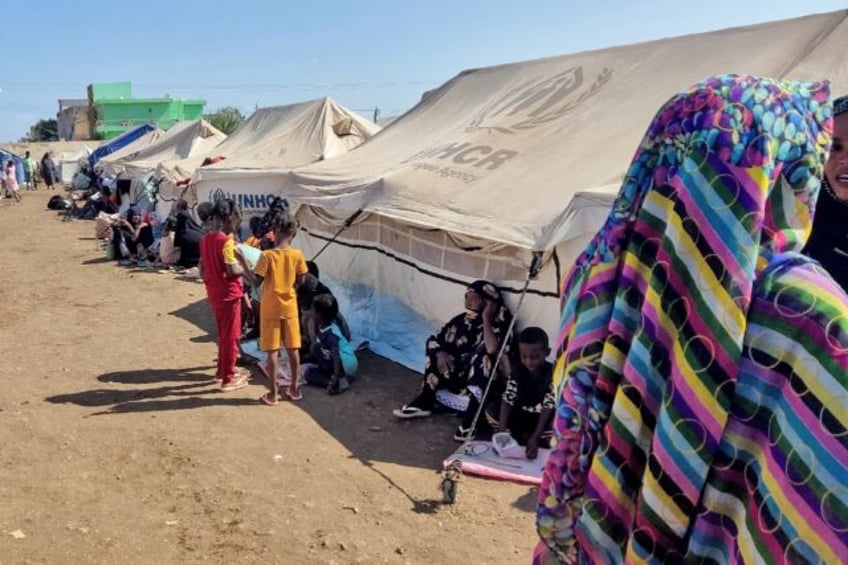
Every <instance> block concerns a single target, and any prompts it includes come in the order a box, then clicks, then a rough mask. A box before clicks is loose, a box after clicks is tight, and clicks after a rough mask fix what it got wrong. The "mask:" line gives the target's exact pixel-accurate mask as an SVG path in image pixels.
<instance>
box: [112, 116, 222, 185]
mask: <svg viewBox="0 0 848 565" xmlns="http://www.w3.org/2000/svg"><path fill="white" fill-rule="evenodd" d="M226 138H227V136H226V135H225V134H224V133H222V132H220V131H218V130H217V129H216V128H215V127H214V126H212V124H210V123H209V122H207V121H206V120H195V121H191V122H180V123H177V124H175V125H174V126H172V127H171V129H169V130H168V132H167V133H166V134H165V135H164V136H162V137H161V138H160V139H159V140H157V141H156V142H155V143H153V144H151V145H149V146H148V147H145V148H144V149H142V150H141V151H139V152H138V153H136V154H135V155H134V156H133V157H132V159H129V160H126V161H124V162H123V163H122V166H123V169H124V172H125V173H126V174H127V175H129V176H138V175H143V174H146V173H149V172H152V171H155V170H156V169H157V167H158V166H159V164H160V163H162V162H163V161H170V160H174V159H186V158H190V157H192V156H195V155H205V154H206V153H207V152H209V151H210V150H212V149H213V148H214V147H217V146H218V145H220V144H221V142H223V141H224V140H225V139H226Z"/></svg>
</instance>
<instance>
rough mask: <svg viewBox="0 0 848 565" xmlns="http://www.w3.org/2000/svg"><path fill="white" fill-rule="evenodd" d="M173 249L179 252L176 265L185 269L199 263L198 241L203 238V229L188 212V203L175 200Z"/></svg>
mask: <svg viewBox="0 0 848 565" xmlns="http://www.w3.org/2000/svg"><path fill="white" fill-rule="evenodd" d="M174 209H175V210H176V213H175V214H174V220H175V225H174V247H176V248H177V249H179V250H180V259H179V261H177V265H179V266H180V267H185V268H186V269H188V268H191V267H196V266H197V264H198V263H199V262H200V240H201V239H202V238H203V227H202V226H201V225H200V224H198V223H197V222H196V221H195V220H194V218H192V217H191V214H190V213H189V211H188V202H186V201H185V200H177V202H176V204H175V205H174Z"/></svg>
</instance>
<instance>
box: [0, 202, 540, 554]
mask: <svg viewBox="0 0 848 565" xmlns="http://www.w3.org/2000/svg"><path fill="white" fill-rule="evenodd" d="M23 195H24V201H23V203H22V204H21V205H15V204H11V203H10V201H9V200H2V201H0V241H2V246H1V247H0V270H2V279H0V280H2V284H0V336H2V339H0V361H2V362H0V383H2V387H3V391H2V393H0V445H1V446H2V448H0V501H2V502H0V563H3V564H11V563H83V562H84V563H119V562H129V563H177V562H191V561H209V562H217V563H428V564H434V563H491V564H496V563H525V562H527V561H528V560H529V558H530V553H531V550H532V547H533V545H534V526H533V513H532V511H533V507H534V501H535V492H534V491H533V490H532V489H528V488H527V487H523V486H519V485H513V484H507V483H502V482H495V481H486V480H482V479H475V478H471V477H463V479H462V482H461V483H460V485H459V494H458V500H457V504H455V505H453V506H443V505H441V504H440V503H439V502H438V500H439V499H440V498H441V493H440V490H439V481H440V478H441V475H440V474H439V472H438V470H439V469H440V468H441V461H442V460H443V458H444V457H445V456H447V455H448V454H449V453H450V452H451V451H452V450H453V449H454V448H455V444H454V443H453V441H452V438H451V436H452V432H453V429H454V427H455V426H456V425H457V420H456V418H454V417H449V416H439V417H435V418H433V419H431V420H429V421H417V422H397V421H395V420H394V418H393V417H392V415H391V409H392V408H394V407H396V406H398V405H400V404H401V403H403V402H404V401H405V400H408V399H409V397H410V396H411V394H412V393H413V392H414V390H415V388H416V387H417V385H418V379H417V378H416V375H415V374H413V373H411V372H409V371H407V370H405V369H403V368H401V367H399V366H397V365H395V364H393V363H390V362H388V361H386V360H384V359H381V358H379V357H376V356H373V355H369V354H366V355H365V356H364V358H363V359H362V363H361V368H362V373H361V376H360V379H359V380H358V381H357V382H356V383H355V385H354V388H353V389H351V391H349V392H347V393H345V394H344V395H342V396H339V397H332V398H331V397H328V396H327V395H326V394H325V393H324V392H323V391H319V390H316V389H306V390H305V394H306V398H305V399H304V401H303V402H302V403H300V404H296V405H295V404H292V403H285V404H281V405H280V406H277V407H274V408H269V407H266V406H264V405H261V404H260V403H259V402H258V401H257V399H258V398H259V396H260V394H261V393H262V391H263V389H262V387H261V380H260V379H259V377H258V375H257V377H256V378H255V379H254V381H253V383H254V384H253V385H252V386H250V387H248V388H246V389H243V390H241V391H238V392H235V393H230V394H223V393H219V392H217V391H216V390H215V386H214V384H213V381H212V377H213V373H214V368H213V360H214V358H215V356H216V349H215V342H214V336H212V335H210V331H211V329H212V328H213V327H214V325H213V323H212V319H211V312H210V310H209V308H208V306H207V304H206V302H205V292H204V289H203V286H202V284H199V283H196V282H187V281H184V280H180V279H179V278H177V277H176V276H175V275H172V274H159V273H155V272H154V273H150V272H141V271H133V270H128V269H126V268H122V267H118V266H117V265H115V264H114V263H113V262H107V261H106V260H105V256H104V253H103V252H102V251H97V250H95V244H94V240H93V235H94V229H93V228H94V226H93V223H91V222H62V221H60V219H59V218H58V217H57V216H56V213H55V212H50V211H46V210H45V204H46V202H47V199H48V193H47V192H45V191H44V190H41V191H38V192H26V191H24V192H23ZM254 372H255V371H254ZM23 536H25V537H23Z"/></svg>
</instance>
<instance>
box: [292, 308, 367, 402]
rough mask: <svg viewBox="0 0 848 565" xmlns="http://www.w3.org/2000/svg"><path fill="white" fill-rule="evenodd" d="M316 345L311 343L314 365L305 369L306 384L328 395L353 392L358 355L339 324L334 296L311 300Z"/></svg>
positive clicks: (304, 378)
mask: <svg viewBox="0 0 848 565" xmlns="http://www.w3.org/2000/svg"><path fill="white" fill-rule="evenodd" d="M312 317H313V320H314V323H315V330H316V331H315V341H314V342H313V343H312V359H314V360H315V364H314V365H304V371H303V380H304V381H306V383H307V384H310V385H313V386H319V387H324V388H326V389H327V392H328V393H329V394H341V393H343V392H344V391H346V390H347V389H348V388H350V381H351V380H352V379H353V377H354V375H355V374H356V369H357V361H356V353H355V352H354V350H353V346H352V345H351V344H350V340H349V339H348V338H346V337H345V335H344V334H343V333H342V330H341V328H339V325H338V324H337V322H336V321H337V319H338V317H339V304H338V302H336V299H335V298H334V297H333V295H332V294H319V295H318V296H316V297H315V298H314V299H313V300H312Z"/></svg>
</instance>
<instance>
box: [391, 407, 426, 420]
mask: <svg viewBox="0 0 848 565" xmlns="http://www.w3.org/2000/svg"><path fill="white" fill-rule="evenodd" d="M392 414H394V415H395V418H400V419H401V420H411V419H413V418H429V417H430V416H432V415H433V413H432V412H431V411H429V410H424V409H423V408H418V407H417V406H410V405H409V404H404V405H403V406H401V407H400V408H398V409H397V410H392Z"/></svg>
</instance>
